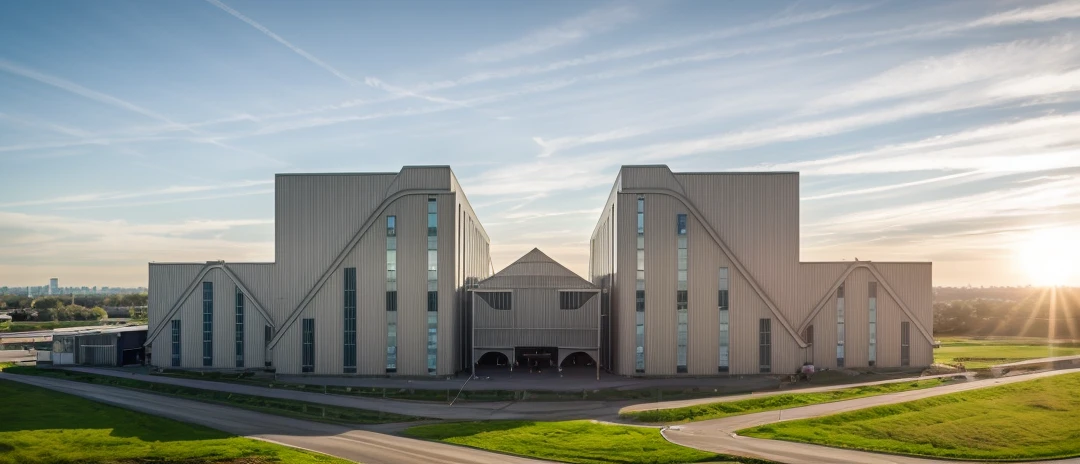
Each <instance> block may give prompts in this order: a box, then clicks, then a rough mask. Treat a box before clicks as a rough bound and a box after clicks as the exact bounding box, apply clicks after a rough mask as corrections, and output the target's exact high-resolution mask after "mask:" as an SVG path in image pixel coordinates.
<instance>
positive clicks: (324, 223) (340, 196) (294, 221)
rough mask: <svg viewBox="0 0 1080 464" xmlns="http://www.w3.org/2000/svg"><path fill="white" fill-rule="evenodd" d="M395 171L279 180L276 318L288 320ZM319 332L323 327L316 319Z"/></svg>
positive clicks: (377, 202)
mask: <svg viewBox="0 0 1080 464" xmlns="http://www.w3.org/2000/svg"><path fill="white" fill-rule="evenodd" d="M395 177H396V175H395V174H392V173H391V174H310V175H305V174H283V175H278V176H277V178H276V190H277V191H276V200H277V204H276V215H277V216H276V218H275V221H276V227H275V230H276V238H275V239H276V241H277V243H276V245H275V249H276V252H277V261H276V264H277V266H276V270H277V272H275V278H274V285H273V288H274V297H273V301H274V303H273V304H271V305H270V306H271V307H273V308H274V309H273V314H272V317H273V318H274V319H275V320H277V321H282V322H283V321H284V320H285V318H286V317H287V316H288V314H289V313H291V312H292V311H293V310H294V309H295V308H296V306H297V305H298V304H299V303H300V301H301V300H302V299H303V298H304V296H305V295H306V294H307V292H308V290H309V289H311V288H312V286H314V285H315V282H316V281H317V280H318V279H319V277H320V276H322V274H323V272H325V271H326V270H327V268H328V267H329V266H330V264H331V262H332V261H333V259H334V258H335V257H336V256H337V254H338V253H339V252H341V250H342V249H343V248H344V247H345V245H346V244H347V243H348V241H349V240H350V239H351V238H352V237H353V236H354V235H355V234H356V233H357V231H359V229H360V227H362V226H363V224H364V221H365V220H367V218H368V217H370V216H371V215H372V214H373V213H374V210H375V208H377V207H378V206H379V205H380V204H381V203H382V201H383V200H384V199H385V198H386V197H387V195H388V192H387V189H388V187H389V186H390V184H391V183H392V182H393V181H394V179H395ZM315 329H316V331H318V330H320V328H319V325H318V323H316V326H315Z"/></svg>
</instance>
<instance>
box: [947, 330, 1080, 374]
mask: <svg viewBox="0 0 1080 464" xmlns="http://www.w3.org/2000/svg"><path fill="white" fill-rule="evenodd" d="M940 341H941V347H940V348H935V349H934V362H935V363H941V364H950V365H957V364H961V363H962V364H963V365H964V367H965V368H967V369H986V368H989V367H990V366H993V365H996V364H1005V363H1011V362H1016V361H1024V360H1028V359H1037V358H1047V357H1051V356H1071V355H1078V354H1080V344H1075V343H1068V344H1055V345H1050V344H1049V343H1048V341H1047V340H1046V339H1032V338H995V339H985V340H978V339H974V338H960V337H957V338H943V339H941V340H940Z"/></svg>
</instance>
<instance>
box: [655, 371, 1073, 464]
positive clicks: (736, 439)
mask: <svg viewBox="0 0 1080 464" xmlns="http://www.w3.org/2000/svg"><path fill="white" fill-rule="evenodd" d="M1077 372H1080V369H1069V370H1061V371H1048V372H1039V373H1035V374H1027V375H1017V376H1013V377H1005V378H1000V379H988V380H979V381H974V382H965V383H959V384H954V385H946V386H942V387H935V388H928V389H925V390H912V391H906V392H900V393H890V394H887V395H880V396H873V397H866V398H858V399H853V400H847V401H837V402H835V403H825V404H816V405H812V406H803V407H799V408H792V409H785V410H782V411H770V412H762V413H756V414H746V415H741V416H731V417H725V418H722V419H714V420H709V421H702V422H691V423H689V424H686V425H681V426H677V427H672V428H668V429H667V430H665V431H664V437H665V438H667V439H668V441H671V442H672V443H676V444H679V445H683V446H689V447H691V448H697V449H700V450H705V451H712V452H714V453H725V454H734V455H740V456H752V457H758V458H762V459H768V460H773V461H779V462H794V463H801V462H814V463H844V464H886V463H898V464H926V463H930V462H950V461H939V460H933V459H922V458H912V457H904V456H892V455H886V454H878V453H868V452H863V451H854V450H844V449H839V448H830V447H826V446H818V445H809V444H805V443H793V442H786V441H779V440H763V439H757V438H749V437H742V436H737V435H735V431H737V430H742V429H745V428H749V427H757V426H759V425H765V424H771V423H775V422H781V421H788V420H796V419H809V418H812V417H820V416H828V415H833V414H838V413H842V412H847V411H854V410H857V409H864V408H870V407H874V406H881V405H886V404H895V403H903V402H907V401H914V400H918V399H922V398H929V397H933V396H939V395H945V394H949V393H956V392H962V391H969V390H975V389H979V388H987V387H994V386H998V385H1006V384H1010V383H1015V382H1023V381H1027V380H1034V379H1038V378H1043V377H1051V376H1055V375H1061V374H1070V373H1077ZM951 462H955V461H951ZM1043 462H1056V463H1080V458H1078V459H1066V460H1059V461H1043Z"/></svg>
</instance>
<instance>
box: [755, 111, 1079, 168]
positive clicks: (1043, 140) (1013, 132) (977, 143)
mask: <svg viewBox="0 0 1080 464" xmlns="http://www.w3.org/2000/svg"><path fill="white" fill-rule="evenodd" d="M1074 166H1080V113H1070V114H1065V115H1051V116H1043V117H1037V118H1030V119H1025V120H1021V121H1016V122H1008V123H999V124H991V125H987V126H984V127H979V128H976V129H970V130H965V131H961V132H957V133H953V134H947V135H939V136H935V137H930V138H927V139H923V140H918V141H915V142H907V143H901V144H895V145H889V146H884V147H880V148H876V149H873V150H868V151H863V152H858V153H850V154H843V155H836V156H832V157H828V158H823V159H817V160H807V161H797V162H791V163H781V164H771V165H757V166H749V167H747V168H746V169H751V170H763V169H767V170H778V171H793V170H795V171H801V172H802V173H803V174H804V175H811V176H813V175H840V174H871V173H894V172H909V171H924V170H976V171H981V172H996V173H1002V174H1004V173H1013V172H1037V171H1043V170H1050V169H1060V168H1067V167H1074Z"/></svg>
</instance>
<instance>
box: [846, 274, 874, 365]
mask: <svg viewBox="0 0 1080 464" xmlns="http://www.w3.org/2000/svg"><path fill="white" fill-rule="evenodd" d="M871 281H876V279H875V278H874V276H873V275H871V274H870V271H869V270H867V269H866V268H857V269H855V270H854V271H852V273H851V275H849V276H848V278H847V282H848V284H847V285H846V287H845V288H844V308H845V309H846V311H845V314H846V316H847V320H846V321H845V326H846V327H845V330H846V332H847V337H846V340H845V343H844V345H845V351H846V353H845V357H844V367H856V368H858V367H868V366H869V365H870V364H869V356H870V355H869V350H870V330H869V326H870V318H869V317H870V316H869V315H870V305H869V293H868V292H867V288H868V285H869V283H870V282H871ZM879 293H880V292H879Z"/></svg>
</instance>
